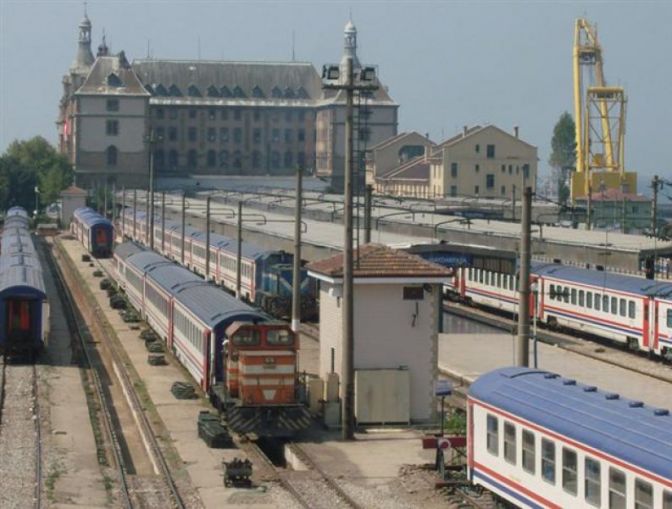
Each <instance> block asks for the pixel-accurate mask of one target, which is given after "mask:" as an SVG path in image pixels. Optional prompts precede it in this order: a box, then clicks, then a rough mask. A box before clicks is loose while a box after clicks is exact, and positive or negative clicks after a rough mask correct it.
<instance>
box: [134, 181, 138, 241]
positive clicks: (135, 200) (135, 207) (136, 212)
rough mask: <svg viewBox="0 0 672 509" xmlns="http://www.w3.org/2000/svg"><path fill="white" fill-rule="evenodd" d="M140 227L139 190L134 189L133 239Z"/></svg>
mask: <svg viewBox="0 0 672 509" xmlns="http://www.w3.org/2000/svg"><path fill="white" fill-rule="evenodd" d="M137 227H138V190H137V189H133V240H137V238H136V229H137Z"/></svg>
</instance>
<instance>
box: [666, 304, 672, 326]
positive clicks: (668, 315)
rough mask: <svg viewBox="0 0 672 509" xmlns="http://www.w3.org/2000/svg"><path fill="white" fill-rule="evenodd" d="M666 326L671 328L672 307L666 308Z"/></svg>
mask: <svg viewBox="0 0 672 509" xmlns="http://www.w3.org/2000/svg"><path fill="white" fill-rule="evenodd" d="M667 328H668V329H672V309H668V310H667Z"/></svg>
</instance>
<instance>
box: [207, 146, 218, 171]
mask: <svg viewBox="0 0 672 509" xmlns="http://www.w3.org/2000/svg"><path fill="white" fill-rule="evenodd" d="M207 162H208V168H214V167H215V166H216V165H217V153H216V152H215V151H214V150H208V157H207Z"/></svg>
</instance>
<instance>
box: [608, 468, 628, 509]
mask: <svg viewBox="0 0 672 509" xmlns="http://www.w3.org/2000/svg"><path fill="white" fill-rule="evenodd" d="M626 500H627V491H626V486H625V474H624V473H623V472H621V471H620V470H618V469H616V468H610V469H609V509H625V508H626Z"/></svg>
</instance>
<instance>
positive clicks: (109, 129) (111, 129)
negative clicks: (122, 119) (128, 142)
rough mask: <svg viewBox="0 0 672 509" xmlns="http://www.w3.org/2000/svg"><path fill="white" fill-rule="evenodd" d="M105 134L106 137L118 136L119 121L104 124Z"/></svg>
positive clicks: (109, 121)
mask: <svg viewBox="0 0 672 509" xmlns="http://www.w3.org/2000/svg"><path fill="white" fill-rule="evenodd" d="M105 133H106V134H107V135H108V136H117V135H118V134H119V121H118V120H108V121H107V122H105Z"/></svg>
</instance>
